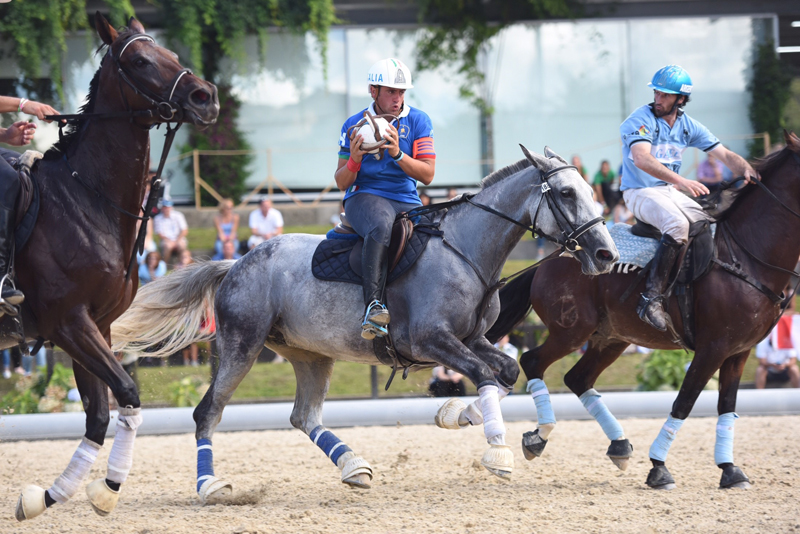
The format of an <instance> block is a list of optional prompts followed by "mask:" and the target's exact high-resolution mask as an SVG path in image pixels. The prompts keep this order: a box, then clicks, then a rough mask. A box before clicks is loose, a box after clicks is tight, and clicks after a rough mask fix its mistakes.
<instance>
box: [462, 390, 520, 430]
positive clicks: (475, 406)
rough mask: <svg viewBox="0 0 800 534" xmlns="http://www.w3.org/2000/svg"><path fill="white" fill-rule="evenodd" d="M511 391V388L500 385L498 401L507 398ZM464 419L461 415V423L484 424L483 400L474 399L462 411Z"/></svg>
mask: <svg viewBox="0 0 800 534" xmlns="http://www.w3.org/2000/svg"><path fill="white" fill-rule="evenodd" d="M510 392H511V390H510V389H506V388H504V387H503V386H500V387H499V388H498V391H497V400H498V402H499V401H501V400H503V399H505V398H506V397H507V396H508V394H509V393H510ZM462 416H463V419H465V421H463V422H462V421H461V419H462V418H461V417H459V420H458V422H459V424H462V425H466V424H467V423H469V424H471V425H482V424H483V413H482V412H481V400H480V399H477V400H475V401H473V402H472V403H471V404H470V405H469V406H467V409H466V410H464V412H463V413H462Z"/></svg>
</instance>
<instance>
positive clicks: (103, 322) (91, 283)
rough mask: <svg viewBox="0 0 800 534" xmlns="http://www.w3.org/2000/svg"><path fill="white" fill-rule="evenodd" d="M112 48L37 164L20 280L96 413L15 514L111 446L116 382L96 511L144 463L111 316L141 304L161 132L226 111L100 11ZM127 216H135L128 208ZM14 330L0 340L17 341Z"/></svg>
mask: <svg viewBox="0 0 800 534" xmlns="http://www.w3.org/2000/svg"><path fill="white" fill-rule="evenodd" d="M95 26H96V29H97V33H98V34H99V36H100V38H101V39H102V41H103V45H104V47H106V53H105V55H104V56H103V60H102V62H101V65H100V68H99V69H98V71H97V73H96V74H95V76H94V79H93V80H92V83H91V87H90V92H89V96H88V98H87V102H86V104H85V105H84V107H83V108H82V110H81V117H78V118H76V119H74V120H75V121H76V122H77V126H75V127H73V129H72V131H70V132H68V133H67V134H66V135H65V136H64V137H63V139H61V140H60V141H59V142H58V143H57V144H56V145H55V146H54V147H53V148H51V149H50V150H49V151H48V152H47V154H46V155H45V156H44V159H42V160H39V161H38V162H37V163H36V164H35V165H34V167H33V175H34V176H35V179H36V183H37V184H38V189H39V197H40V206H41V207H40V210H39V216H38V220H37V221H36V224H35V226H34V229H33V232H32V234H31V236H30V238H29V240H28V242H27V245H26V246H25V247H24V248H23V249H22V250H21V251H19V252H18V253H17V255H16V263H17V279H18V287H21V288H22V289H23V290H24V292H25V294H26V295H27V299H26V301H25V303H24V305H23V309H22V314H23V317H24V324H25V336H26V338H27V339H34V338H36V337H42V338H44V339H46V340H49V341H51V342H52V343H54V344H56V345H58V346H59V347H62V348H63V349H64V350H65V351H66V352H67V353H68V354H69V355H70V356H71V357H72V358H73V360H74V362H75V365H74V366H73V368H74V372H75V381H76V383H77V386H78V390H79V392H80V394H81V398H82V400H83V405H84V409H85V411H86V433H85V436H84V438H83V441H82V442H81V444H80V445H79V446H78V450H77V451H76V452H75V455H74V456H73V457H72V460H71V461H70V463H69V465H68V467H67V468H66V470H65V471H64V472H63V473H62V474H61V475H60V476H59V477H58V478H57V479H56V481H55V483H54V484H53V486H52V487H51V488H49V489H48V490H44V489H43V488H39V487H37V486H27V487H26V488H25V489H24V490H23V492H22V495H21V496H20V498H19V501H18V503H17V509H16V517H17V519H18V520H19V521H22V520H25V519H31V518H32V517H35V516H37V515H39V514H41V513H42V512H44V511H45V510H46V509H47V508H48V507H49V506H52V505H53V504H54V503H56V502H57V503H65V502H66V501H67V500H69V499H70V498H71V497H72V496H73V495H74V494H75V492H76V491H77V490H78V487H79V486H80V484H81V482H82V480H83V478H84V477H85V476H86V475H87V474H88V472H89V470H90V468H91V466H92V463H93V462H94V460H95V459H96V458H97V454H98V451H99V450H100V448H101V447H102V445H103V441H104V438H105V434H106V429H107V428H108V424H109V409H108V393H107V392H108V389H109V388H110V389H111V391H112V393H113V394H114V396H115V397H116V399H117V402H118V404H119V406H120V409H119V414H120V415H119V418H118V421H117V430H116V437H115V438H114V444H113V446H112V448H111V452H110V454H109V459H108V474H107V477H106V478H105V479H99V480H97V481H95V482H93V483H91V484H89V486H87V488H86V491H87V493H88V494H89V499H90V502H91V504H92V506H93V508H94V510H95V511H96V512H97V513H99V514H101V515H106V514H108V513H109V512H111V510H113V508H114V506H115V505H116V502H117V499H118V497H119V489H120V485H121V484H122V483H123V482H124V481H125V479H126V477H127V475H128V471H129V470H130V468H131V466H132V462H133V442H134V438H135V436H136V429H137V427H138V426H139V425H140V424H141V421H142V417H141V414H140V410H141V408H140V402H139V393H138V391H137V389H136V386H135V384H134V382H133V380H132V379H131V377H130V376H129V375H128V374H127V373H126V372H125V371H124V370H123V368H122V366H121V365H120V363H119V362H118V361H117V360H116V358H115V357H114V354H113V353H112V352H111V350H110V348H109V347H110V342H111V339H110V337H111V336H110V329H111V323H112V322H113V321H114V320H115V319H116V318H117V317H119V316H120V315H121V314H122V313H123V312H124V311H125V310H126V309H127V308H128V306H129V305H130V303H131V302H132V301H133V298H134V296H135V295H136V289H137V287H138V285H139V283H138V275H137V272H136V271H135V270H133V271H132V272H131V273H129V274H130V276H127V274H128V268H129V262H130V259H131V257H132V255H133V252H134V246H135V243H136V232H137V215H136V214H139V213H141V206H142V201H143V198H144V194H145V180H146V177H147V171H148V164H149V160H150V158H149V155H150V129H151V128H152V127H153V126H155V125H157V124H161V123H180V122H189V123H192V124H195V125H197V126H207V125H209V124H211V123H213V122H215V121H216V118H217V116H218V114H219V101H218V98H217V89H216V87H215V86H214V85H212V84H210V83H208V82H205V81H203V80H201V79H200V78H198V77H196V76H194V75H193V74H191V72H190V71H188V69H184V68H183V67H182V66H181V65H180V63H178V60H177V56H176V55H175V54H173V53H172V52H170V51H169V50H166V49H165V48H162V47H159V46H158V45H156V44H155V41H154V40H153V39H152V38H151V37H149V36H148V35H146V34H145V33H144V27H143V26H142V25H141V24H140V23H139V22H138V21H136V20H135V19H131V20H130V23H129V27H127V28H124V29H123V30H121V31H119V32H118V31H117V30H115V29H114V28H113V27H112V26H111V25H110V24H109V23H108V21H107V20H106V19H105V18H104V17H103V16H102V15H100V13H97V15H96V17H95ZM126 212H127V213H126ZM14 343H15V342H14V341H13V340H12V339H11V338H10V337H2V338H0V345H2V346H11V345H13V344H14Z"/></svg>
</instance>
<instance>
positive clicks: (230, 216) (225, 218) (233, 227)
mask: <svg viewBox="0 0 800 534" xmlns="http://www.w3.org/2000/svg"><path fill="white" fill-rule="evenodd" d="M214 226H215V227H216V229H217V240H216V242H215V243H214V253H215V254H222V244H223V243H225V242H227V241H233V248H234V249H237V250H238V249H239V239H237V237H236V235H237V232H238V231H239V214H238V213H234V212H233V200H231V199H229V198H226V199H225V200H223V201H222V202H220V203H219V213H218V214H217V215H215V216H214Z"/></svg>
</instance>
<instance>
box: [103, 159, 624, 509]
mask: <svg viewBox="0 0 800 534" xmlns="http://www.w3.org/2000/svg"><path fill="white" fill-rule="evenodd" d="M523 150H524V149H523ZM525 153H526V157H527V159H523V160H521V161H519V162H517V163H516V164H514V165H511V166H509V167H506V168H504V169H502V170H500V171H497V172H495V173H493V174H491V175H489V176H488V177H486V178H485V179H484V180H483V181H482V182H481V191H480V192H479V193H478V194H477V195H476V196H475V197H474V199H473V201H474V203H476V204H478V203H479V204H482V205H483V206H484V207H487V206H488V207H490V208H493V209H494V210H496V211H497V212H500V213H502V214H504V215H506V216H508V217H509V218H511V219H514V220H516V221H517V222H519V223H522V224H523V225H525V226H531V225H533V226H535V227H536V228H537V229H540V230H541V231H542V232H543V233H545V234H549V235H553V234H557V235H558V234H561V233H562V230H564V228H562V227H563V226H564V225H565V224H566V226H567V228H570V229H578V233H580V231H584V232H585V233H583V235H582V236H581V237H579V238H578V239H579V241H580V246H579V247H577V248H578V250H577V251H576V252H575V253H574V254H575V256H576V258H577V259H578V260H580V262H581V264H582V269H583V272H584V273H585V274H587V275H598V274H603V273H607V272H609V271H610V270H611V267H612V265H613V264H614V262H615V261H616V260H617V259H618V258H619V255H618V253H617V250H616V247H615V246H614V243H613V241H612V239H611V237H610V235H609V234H608V231H607V230H606V228H605V226H603V225H602V224H597V222H595V223H593V224H586V225H585V224H584V223H591V222H592V220H593V219H596V218H597V215H598V214H597V213H596V212H595V205H594V202H593V200H592V191H591V188H590V186H589V185H588V184H587V183H586V182H585V181H584V180H583V178H582V177H581V175H580V174H578V172H576V170H575V168H574V167H571V166H569V165H567V164H566V162H565V161H564V160H563V159H561V158H560V157H559V156H557V155H556V154H555V153H553V152H552V151H550V149H549V148H545V154H546V156H540V155H531V154H529V153H528V152H527V151H525ZM548 171H549V172H548ZM545 181H546V183H545ZM548 185H549V187H547V186H548ZM544 191H547V193H546V194H549V195H552V198H551V199H550V200H549V201H548V202H544V201H543V198H544V193H543V192H544ZM551 206H554V207H555V208H556V212H558V215H556V216H554V214H553V211H552V210H551ZM556 217H557V218H558V220H559V221H560V224H559V222H557V218H556ZM586 228H589V229H588V230H586ZM440 229H441V230H442V231H443V232H444V236H445V238H446V239H447V241H448V243H449V244H450V245H451V246H452V248H450V247H448V246H445V245H444V244H443V242H442V239H439V238H435V237H434V238H432V239H431V241H430V242H429V243H428V246H427V250H426V251H425V253H424V254H423V255H422V256H421V257H420V258H419V260H418V261H417V262H416V264H415V265H413V266H412V267H411V269H410V271H409V272H407V273H406V274H405V275H404V276H403V277H401V278H400V279H398V280H397V281H395V282H394V283H393V284H392V285H390V286H389V287H388V288H387V290H386V292H387V302H388V305H389V308H390V309H391V312H392V325H391V335H392V337H393V339H394V343H395V346H396V348H397V350H398V351H399V352H400V353H401V354H403V355H404V356H406V357H408V358H411V359H413V360H414V361H416V362H417V364H416V365H415V366H414V367H415V368H424V367H433V366H435V365H444V366H445V367H448V368H450V369H453V370H455V371H457V372H459V373H461V374H463V375H464V376H466V377H467V378H469V379H470V380H471V381H472V383H473V384H475V386H476V387H478V391H479V393H480V396H481V404H480V411H481V412H482V419H483V422H484V430H485V435H486V438H487V441H488V442H489V445H490V447H489V449H488V450H487V451H486V453H485V454H484V455H483V459H482V464H483V465H484V466H485V467H486V468H487V469H488V470H489V471H490V472H492V473H494V474H495V475H498V476H501V477H505V478H507V477H509V476H510V474H511V471H512V466H513V454H512V453H511V450H510V448H509V447H508V446H507V445H505V426H504V424H503V419H502V415H501V413H500V408H499V404H498V402H499V399H502V398H503V397H504V396H505V395H506V394H507V393H508V390H509V387H510V386H511V385H513V384H514V383H515V382H516V381H517V376H518V374H519V368H518V366H517V363H516V361H514V360H512V359H509V358H508V356H506V355H505V354H504V353H502V352H501V351H499V350H498V349H496V348H495V347H494V346H493V345H492V344H491V343H489V342H488V341H487V340H486V338H485V337H484V335H483V334H484V333H485V332H486V330H488V329H489V327H490V326H491V325H492V324H493V323H494V321H495V319H496V317H497V314H498V312H499V310H500V306H499V300H498V297H497V294H496V293H495V294H494V295H493V297H492V299H491V302H490V306H489V308H488V311H487V312H486V314H485V315H484V316H483V317H482V318H481V319H480V321H481V323H480V325H479V326H478V328H477V329H476V330H475V331H476V332H477V335H473V336H472V338H469V339H468V337H469V335H470V333H471V332H473V330H474V329H475V327H476V324H475V322H476V320H477V319H476V317H477V315H478V313H477V310H478V308H479V306H480V304H481V301H482V300H483V298H484V295H485V294H486V291H487V287H486V285H485V284H484V282H483V281H482V279H483V280H486V281H489V285H491V284H492V283H494V282H495V281H497V279H498V278H499V277H500V272H501V269H502V268H503V265H504V264H505V262H506V259H507V258H508V256H509V254H510V252H511V250H512V249H513V248H514V246H515V245H516V244H517V242H518V241H519V240H520V238H521V237H522V235H523V233H524V232H525V229H524V228H523V227H521V226H518V225H516V224H514V223H513V222H511V221H509V220H505V219H503V218H501V217H500V216H498V215H496V214H492V213H490V212H488V211H485V210H484V209H480V208H479V207H476V206H474V205H470V204H467V203H464V204H459V205H456V206H454V207H452V208H450V210H449V212H448V213H447V215H446V216H445V217H444V219H443V220H442V222H441V226H440ZM582 229H583V230H582ZM564 234H566V232H564ZM575 235H576V234H575ZM322 239H324V238H323V237H322V236H314V235H302V234H288V235H281V236H279V237H276V238H274V239H270V240H269V241H267V242H265V243H263V244H262V245H260V246H259V247H257V248H256V249H254V250H253V251H252V252H250V253H249V254H247V255H245V256H244V257H243V258H242V259H241V260H238V261H236V262H233V261H227V262H210V263H200V264H196V265H191V266H189V267H187V268H185V269H182V270H180V271H176V272H174V273H172V274H170V275H169V276H166V277H164V278H161V279H159V280H156V281H154V282H151V283H150V284H148V285H146V286H144V287H143V288H142V289H141V291H140V292H139V294H138V295H137V298H136V300H135V301H134V303H133V305H132V306H131V308H130V309H129V310H128V312H127V313H126V314H125V315H124V316H123V317H122V318H120V319H119V320H118V321H117V322H115V323H114V325H113V329H112V340H113V342H114V348H115V349H117V350H121V349H126V348H127V350H131V349H133V350H136V351H142V350H145V349H154V348H155V349H156V352H153V353H152V354H153V355H167V354H171V353H173V352H175V351H176V350H177V349H179V348H181V347H183V346H186V345H187V344H189V343H190V342H192V341H198V340H201V339H209V338H210V337H211V334H209V333H204V332H201V331H200V324H201V322H202V320H203V318H204V315H205V311H204V310H205V308H206V306H204V305H203V303H204V301H209V302H214V303H215V311H216V320H217V333H216V335H217V345H218V347H219V354H220V356H219V358H220V365H219V369H218V371H217V373H216V375H215V376H214V377H213V379H212V381H211V386H210V388H209V389H208V391H207V392H206V394H205V396H204V397H203V400H202V402H201V403H200V405H199V406H198V407H197V409H196V410H195V412H194V419H195V421H196V422H197V431H196V437H197V440H198V482H197V491H198V493H199V494H200V496H201V498H202V499H203V500H204V501H208V500H210V499H216V498H219V497H224V496H225V495H228V494H230V492H231V489H232V486H231V484H229V483H228V482H225V481H223V480H220V479H218V478H216V477H215V476H214V471H213V462H212V455H211V436H212V435H213V433H214V429H215V428H216V426H217V424H218V423H219V421H220V418H221V416H222V410H223V409H224V407H225V405H226V404H227V403H228V401H229V400H230V398H231V395H233V392H234V390H235V389H236V387H237V386H238V385H239V383H240V382H241V381H242V379H243V378H244V376H245V375H246V374H247V372H248V371H249V370H250V368H251V367H252V365H253V362H255V360H256V357H257V356H258V354H259V352H260V351H261V348H262V347H263V346H265V345H266V346H267V347H269V348H270V349H272V350H274V351H275V352H277V353H279V354H280V355H281V356H283V357H285V358H286V359H287V360H289V361H290V362H291V364H292V366H293V367H294V371H295V375H296V377H297V393H296V397H295V404H294V410H293V411H292V415H291V423H292V425H293V426H294V427H296V428H298V429H300V430H302V431H303V432H305V433H306V434H307V435H308V436H309V437H310V438H311V439H312V440H313V441H314V443H315V444H316V445H318V446H319V447H320V448H321V449H322V450H323V451H324V452H325V453H326V454H327V455H328V457H329V458H331V460H332V461H333V462H334V464H335V465H336V466H337V467H338V468H339V469H340V470H341V471H342V474H341V477H342V482H344V483H347V484H349V485H351V486H355V487H369V483H370V480H371V479H372V468H371V467H370V466H369V464H368V463H367V462H366V461H365V460H364V459H363V458H361V457H360V456H358V455H357V454H356V453H355V452H353V451H352V450H350V448H349V447H347V445H345V444H344V443H343V442H342V441H341V440H339V439H338V438H337V437H336V436H334V435H333V433H331V432H330V431H329V430H326V429H325V428H324V427H323V426H322V404H323V401H324V399H325V395H326V393H327V391H328V385H329V383H330V378H331V374H332V372H333V364H334V361H335V360H345V361H350V362H359V363H363V364H367V365H376V364H379V363H380V362H379V361H378V359H377V358H376V356H375V353H374V352H373V345H372V342H370V341H366V340H364V339H362V338H361V335H360V332H361V329H360V322H361V317H362V315H363V308H364V306H363V302H362V298H361V289H360V288H359V287H358V286H356V285H353V284H347V283H340V282H325V281H320V280H318V279H316V278H314V276H313V275H312V273H311V256H312V254H313V253H314V250H315V249H316V247H317V245H318V244H319V243H320V241H321V240H322ZM453 249H456V250H458V251H459V252H460V253H461V254H463V256H464V257H466V258H467V260H469V262H471V263H472V264H473V265H474V267H475V269H473V267H471V266H470V265H469V263H468V262H467V261H465V259H462V258H461V257H459V255H458V254H456V253H455V252H454V250H453ZM476 271H477V272H479V273H480V275H478V274H477V272H476ZM148 355H151V354H148ZM495 372H497V373H498V378H497V379H495V374H494V373H495ZM498 386H499V387H498Z"/></svg>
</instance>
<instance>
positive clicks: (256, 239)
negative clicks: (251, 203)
mask: <svg viewBox="0 0 800 534" xmlns="http://www.w3.org/2000/svg"><path fill="white" fill-rule="evenodd" d="M249 225H250V232H252V234H253V235H251V236H250V239H248V240H247V248H248V249H250V250H252V249H253V248H255V247H257V246H258V245H260V244H261V243H263V242H264V241H266V240H267V239H272V238H273V237H275V236H276V235H281V234H282V233H283V216H282V215H281V212H279V211H278V210H276V209H275V208H273V207H272V201H271V200H270V199H268V198H265V199H264V200H262V201H261V204H259V207H258V209H257V210H253V212H252V213H251V214H250V219H249Z"/></svg>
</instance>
